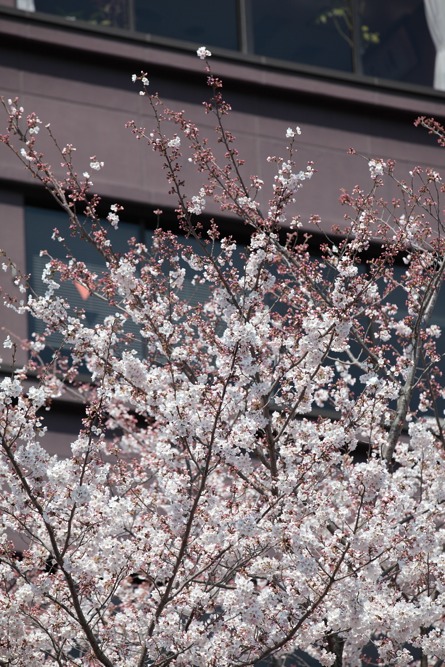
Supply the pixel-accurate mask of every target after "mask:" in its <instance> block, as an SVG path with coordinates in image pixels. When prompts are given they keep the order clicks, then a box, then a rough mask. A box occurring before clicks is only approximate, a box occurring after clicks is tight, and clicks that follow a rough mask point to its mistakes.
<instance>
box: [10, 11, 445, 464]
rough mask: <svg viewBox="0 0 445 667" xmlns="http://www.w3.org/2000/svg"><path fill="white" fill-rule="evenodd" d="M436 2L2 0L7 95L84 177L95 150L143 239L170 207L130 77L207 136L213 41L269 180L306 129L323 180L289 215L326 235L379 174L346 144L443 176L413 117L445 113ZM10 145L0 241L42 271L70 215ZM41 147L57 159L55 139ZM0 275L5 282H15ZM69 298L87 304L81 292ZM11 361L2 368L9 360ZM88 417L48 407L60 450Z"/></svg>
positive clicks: (243, 141)
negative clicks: (146, 81)
mask: <svg viewBox="0 0 445 667" xmlns="http://www.w3.org/2000/svg"><path fill="white" fill-rule="evenodd" d="M441 4H442V3H440V1H439V0H392V1H391V2H390V3H388V2H383V0H330V1H329V0H276V1H275V2H273V3H271V2H270V1H269V0H226V1H225V2H224V3H208V2H204V1H203V0H202V1H201V0H193V1H192V2H189V3H184V2H179V1H178V0H163V2H162V3H154V2H152V3H150V2H146V1H144V0H113V1H107V2H105V0H82V1H76V2H75V1H74V0H63V1H61V0H60V1H59V2H57V3H54V2H51V1H50V0H0V93H1V95H3V96H4V97H5V98H6V99H8V98H15V97H16V96H18V97H20V100H21V104H22V105H23V106H24V107H25V110H26V111H27V112H30V111H35V112H36V113H37V114H38V116H39V117H40V118H41V119H42V122H43V123H44V124H46V123H51V127H52V131H53V134H54V135H55V136H56V137H57V139H58V141H59V142H60V144H62V145H63V144H66V143H72V144H73V145H74V146H76V148H77V153H76V161H77V163H76V164H77V167H78V171H79V172H80V173H81V172H82V171H83V170H85V169H87V167H88V165H89V162H90V157H91V155H93V154H94V155H96V156H97V158H98V159H99V160H101V161H103V162H104V163H105V168H104V169H103V170H101V171H100V172H98V173H97V174H95V175H94V189H95V191H97V192H98V194H100V195H101V196H102V197H103V199H104V201H105V202H108V203H114V202H116V201H118V202H120V203H122V204H123V205H124V207H125V215H124V216H123V217H125V219H126V225H127V226H126V227H125V225H123V226H122V229H123V230H124V231H123V234H124V235H125V234H126V233H127V232H128V234H129V235H137V236H138V237H139V238H144V235H146V234H147V233H149V230H150V229H151V228H152V227H153V226H154V224H155V223H156V216H155V214H154V213H153V211H154V210H155V209H159V208H161V209H163V210H164V211H166V215H167V216H168V215H169V211H172V210H173V208H174V201H173V200H172V198H171V197H170V196H169V195H168V186H167V184H166V181H165V178H164V174H163V172H162V169H161V165H160V162H159V160H158V156H157V155H155V154H154V153H153V152H152V151H151V150H149V149H147V147H146V146H144V145H143V143H142V142H135V140H134V138H133V137H132V136H131V134H130V132H129V130H128V129H126V128H125V124H126V122H127V121H129V120H135V122H136V123H137V124H138V125H142V126H146V127H147V128H149V127H150V123H151V122H152V118H151V117H150V113H149V109H148V105H147V103H146V102H147V100H146V98H144V97H142V96H139V95H138V94H137V90H136V89H135V86H134V84H132V82H131V75H132V74H133V73H134V72H140V71H141V70H143V71H146V72H147V73H148V76H149V78H150V88H151V89H152V90H153V92H154V91H158V92H159V94H160V95H161V97H162V98H163V100H164V101H165V103H166V105H167V106H169V107H172V108H176V109H183V110H184V111H185V114H186V116H188V117H190V118H191V119H193V120H195V121H196V122H198V123H199V125H200V127H201V128H202V131H203V133H207V134H211V133H212V128H213V124H214V123H213V119H212V117H211V116H206V115H205V114H204V112H203V108H202V101H203V100H204V99H205V98H206V96H207V90H206V86H205V81H206V77H205V73H204V67H203V63H202V62H201V61H200V60H199V59H198V58H197V57H196V49H197V48H198V47H200V46H201V45H206V46H207V47H208V48H209V49H211V51H212V52H213V58H212V67H213V70H214V72H215V73H216V74H217V75H218V76H220V77H222V79H223V81H224V93H225V96H226V98H227V100H228V101H229V102H230V104H231V105H232V108H233V112H232V114H231V115H230V117H229V118H228V128H229V129H230V130H231V131H232V132H233V133H234V134H235V135H236V137H237V140H238V148H239V150H240V153H241V157H242V158H243V159H245V160H246V164H247V170H248V174H250V173H256V174H258V175H259V176H260V177H261V178H263V180H264V181H265V182H266V183H271V181H272V178H273V173H274V172H273V168H272V165H270V164H268V162H267V160H266V158H267V156H268V155H277V154H280V152H284V149H285V146H286V139H285V132H286V128H287V127H289V126H290V127H295V126H296V125H299V126H300V127H301V128H302V136H301V137H300V138H299V152H298V156H299V159H300V160H301V164H302V166H303V165H305V164H306V162H307V161H308V160H311V161H313V162H314V163H315V168H316V170H317V174H316V177H315V178H314V179H312V180H311V182H310V183H309V184H308V185H307V186H306V187H305V188H303V190H302V191H301V192H300V193H299V194H298V201H297V202H296V204H295V212H296V213H297V212H298V213H299V214H300V215H301V219H302V220H303V223H305V221H306V220H307V219H308V218H309V216H310V215H311V214H314V213H315V214H317V215H319V216H320V218H321V220H322V224H323V226H324V228H325V229H327V230H328V229H330V228H331V226H332V225H334V224H339V223H341V220H342V210H341V207H340V205H339V203H338V196H339V191H340V188H341V187H345V188H351V187H353V186H354V185H355V184H356V183H366V182H367V179H369V172H368V167H367V164H366V161H364V160H360V159H359V158H352V157H351V156H350V155H348V153H347V151H348V149H349V148H350V147H354V148H355V149H356V151H357V152H358V153H361V154H363V155H365V156H370V157H371V156H372V157H378V158H383V159H385V158H388V157H391V158H393V159H395V160H396V161H397V162H398V165H399V170H400V173H402V174H403V173H406V172H407V171H408V170H409V169H410V168H412V166H413V165H415V164H421V165H428V166H431V167H434V168H436V169H438V170H440V169H441V167H442V164H443V161H444V153H443V152H442V150H441V149H440V148H438V147H437V146H436V145H435V144H434V142H433V141H432V139H431V138H430V137H428V136H427V135H426V134H425V133H424V132H423V131H422V130H419V129H416V128H414V126H413V121H414V119H415V118H416V117H417V116H419V115H427V116H434V117H436V118H437V119H438V120H440V119H441V118H442V116H444V115H445V73H444V71H442V70H445V56H444V55H443V54H444V53H445V51H442V44H441V39H442V34H443V35H444V37H443V39H445V27H444V28H443V30H441V26H445V9H442V7H441ZM444 49H445V44H444ZM3 122H4V123H5V124H6V120H5V119H4V121H3ZM2 148H3V150H1V151H0V247H1V248H2V249H3V250H4V251H5V252H6V253H7V254H8V256H10V257H11V259H12V260H13V261H14V262H15V263H16V264H17V266H19V267H22V268H23V269H24V270H25V271H32V270H33V269H34V272H35V273H37V272H38V269H39V260H38V252H39V250H40V249H41V246H42V245H45V243H46V242H47V240H48V238H49V234H50V230H51V229H52V228H53V227H54V226H56V225H57V224H58V221H59V220H60V216H61V214H60V213H59V212H57V210H55V209H54V208H53V205H52V201H51V198H50V197H49V195H47V194H46V193H45V192H43V191H42V188H41V187H39V186H38V185H37V184H36V183H35V182H33V181H32V179H30V178H29V174H27V173H26V171H25V170H24V168H23V166H22V165H21V164H20V163H19V161H17V160H16V159H14V158H13V156H12V155H11V154H10V153H9V152H8V150H7V149H6V148H5V147H2ZM47 148H48V150H49V154H50V159H51V158H52V159H54V160H55V163H56V164H57V156H55V155H54V153H51V146H50V145H49V143H48V145H47ZM186 175H187V179H188V181H187V183H188V186H187V187H188V190H189V192H190V194H191V195H192V194H195V193H197V192H198V191H199V188H200V187H201V185H202V182H201V180H200V176H199V174H196V173H194V172H193V171H191V170H190V173H188V172H187V173H186ZM265 200H267V190H265ZM209 213H210V214H211V213H217V211H216V209H215V210H211V209H209ZM220 217H221V216H220ZM222 219H223V221H224V224H225V225H226V226H227V228H229V229H230V230H231V231H232V232H233V233H234V234H235V235H237V234H238V235H239V234H241V233H242V232H241V231H240V228H241V226H240V223H237V222H236V221H233V220H230V218H227V219H224V216H222ZM237 225H238V226H237ZM91 261H93V260H91ZM2 280H3V283H4V287H6V289H8V290H10V289H11V288H12V285H11V284H10V282H8V280H9V278H7V277H5V276H3V277H2ZM70 298H72V299H76V298H77V299H80V302H81V301H82V298H83V297H82V294H80V293H79V290H77V291H76V286H73V288H72V294H71V296H70ZM86 307H87V309H88V308H89V309H90V316H91V317H94V316H95V315H97V316H98V317H100V313H95V312H94V311H95V308H96V306H95V305H94V304H86ZM0 326H2V327H3V332H13V333H14V334H15V335H17V336H18V337H22V338H25V337H26V336H27V335H28V334H29V332H30V331H32V330H33V327H35V324H34V323H32V322H29V321H26V320H25V319H24V318H19V317H17V316H16V315H15V314H14V313H13V312H12V311H10V310H5V309H2V311H1V315H0ZM5 335H6V334H5ZM3 352H6V351H3ZM20 354H25V353H24V352H21V353H20ZM3 357H4V359H3V366H2V369H3V372H4V373H7V372H8V369H9V367H10V361H11V360H10V359H8V358H7V354H5V353H3ZM18 361H20V359H19V360H18ZM79 415H80V408H79V407H78V406H77V405H76V403H75V402H73V401H70V400H69V399H67V400H66V401H61V402H60V405H59V406H58V410H56V411H54V412H52V413H51V417H50V418H49V419H50V420H51V421H50V422H48V426H49V428H50V431H51V436H50V437H49V438H48V443H49V445H50V447H51V448H53V450H54V451H58V452H62V453H63V451H64V450H65V448H67V447H68V445H69V442H70V440H71V439H72V434H73V433H75V432H76V430H77V428H78V424H79Z"/></svg>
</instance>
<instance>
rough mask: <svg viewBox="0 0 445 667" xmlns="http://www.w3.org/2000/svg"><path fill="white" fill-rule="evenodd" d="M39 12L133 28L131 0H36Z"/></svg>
mask: <svg viewBox="0 0 445 667" xmlns="http://www.w3.org/2000/svg"><path fill="white" fill-rule="evenodd" d="M35 8H36V11H38V12H46V13H47V14H55V15H56V16H61V17H63V18H66V19H68V20H71V21H77V20H80V21H87V22H88V23H93V24H95V25H98V26H103V27H114V28H127V29H130V28H131V5H130V3H129V0H108V1H105V0H57V2H55V1H54V0H35Z"/></svg>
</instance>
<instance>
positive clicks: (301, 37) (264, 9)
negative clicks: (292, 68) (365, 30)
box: [247, 0, 352, 72]
mask: <svg viewBox="0 0 445 667" xmlns="http://www.w3.org/2000/svg"><path fill="white" fill-rule="evenodd" d="M247 21H248V31H249V38H250V50H251V51H252V52H253V53H257V54H259V55H263V56H269V57H270V58H280V59H281V60H291V61H293V62H298V63H304V64H307V65H315V66H317V67H329V68H332V69H337V70H343V71H346V72H350V71H352V11H351V8H350V5H349V0H345V2H334V1H332V2H329V0H328V1H326V0H274V1H271V0H247Z"/></svg>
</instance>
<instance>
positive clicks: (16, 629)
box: [0, 47, 445, 667]
mask: <svg viewBox="0 0 445 667" xmlns="http://www.w3.org/2000/svg"><path fill="white" fill-rule="evenodd" d="M210 55H211V54H210V52H209V51H208V50H207V49H205V47H202V48H201V49H199V50H198V56H199V57H200V58H201V59H203V60H206V59H208V58H209V57H210ZM206 67H208V64H206ZM133 78H134V81H140V83H141V84H142V87H143V92H145V89H146V87H147V86H148V78H147V76H146V74H145V73H143V72H141V74H140V75H134V77H133ZM208 85H209V86H210V88H211V91H212V92H211V94H212V98H211V102H209V103H208V105H207V106H206V109H205V110H206V111H207V112H208V113H212V114H214V115H215V117H216V121H217V130H216V133H217V141H216V142H214V143H215V145H216V146H217V148H216V149H215V150H213V149H212V148H211V142H210V141H207V140H206V139H205V138H202V137H201V135H200V131H199V128H198V127H197V126H196V125H195V124H194V123H193V122H192V121H191V120H189V119H187V118H186V117H185V114H184V112H175V111H172V110H169V109H166V108H165V107H163V106H162V105H161V104H160V101H159V99H158V98H157V96H155V95H153V96H150V95H148V94H147V96H146V98H144V102H145V101H147V104H148V105H149V108H150V111H151V113H153V114H154V116H155V121H156V122H155V127H154V129H153V130H152V131H149V132H147V131H146V130H145V129H144V128H137V127H136V126H135V124H134V123H130V127H131V129H132V131H133V132H134V134H135V135H136V136H137V137H138V138H139V139H143V140H144V141H145V142H146V143H147V145H148V146H149V148H150V149H151V150H154V151H155V152H156V153H157V154H159V156H160V157H161V160H162V161H161V165H163V168H164V169H165V174H166V179H167V183H168V186H167V187H168V188H169V189H170V192H171V193H172V195H174V197H175V199H174V200H173V201H174V205H175V207H176V211H177V216H178V224H179V227H180V230H181V232H182V237H180V236H177V235H175V234H174V233H172V232H171V231H169V230H168V229H163V228H162V224H159V226H158V228H157V229H156V230H155V231H154V232H153V235H152V237H151V241H150V244H149V245H148V246H144V245H143V244H140V243H138V242H137V241H136V240H135V239H132V240H130V241H129V243H128V248H127V250H126V251H124V252H122V250H121V251H120V252H115V251H114V250H113V244H112V240H113V231H112V229H111V230H110V226H111V227H112V228H113V227H114V228H115V227H117V225H118V224H119V215H120V213H121V211H122V207H121V206H120V205H119V204H112V205H111V207H110V208H109V212H108V214H107V215H106V220H105V221H104V222H103V223H102V222H101V220H100V217H99V213H98V211H100V210H101V209H100V199H99V197H96V196H94V195H91V192H90V187H91V182H90V179H89V176H86V175H84V176H83V177H82V178H79V177H78V176H77V172H76V171H75V169H74V166H73V155H74V147H73V146H70V145H68V146H66V147H65V148H64V149H62V151H61V159H62V160H63V164H64V167H65V169H66V173H67V176H66V178H64V179H62V180H61V179H57V178H56V176H55V175H54V172H53V171H52V169H51V168H50V167H49V165H48V164H47V163H46V162H45V161H44V160H43V156H42V155H41V154H40V153H39V152H38V150H37V145H36V140H37V137H38V136H39V133H38V131H36V128H38V127H39V126H40V121H39V120H38V119H37V117H36V116H33V115H31V116H28V117H27V119H25V118H24V111H23V109H21V107H20V106H19V104H18V102H17V101H14V102H10V103H9V104H8V105H6V107H7V112H8V117H9V125H8V130H7V134H6V135H4V137H3V138H2V141H3V143H5V144H6V146H7V147H9V148H10V149H12V150H13V151H14V153H15V154H16V156H17V158H18V159H20V160H22V162H23V161H24V163H25V164H26V166H27V168H28V170H29V171H30V172H31V173H32V174H33V175H35V176H36V177H37V178H39V179H40V182H41V183H42V184H43V185H44V186H46V187H47V188H48V189H49V191H50V192H51V193H54V194H55V197H56V199H57V201H58V202H59V204H60V205H61V206H62V208H63V209H64V210H65V212H66V213H67V216H68V223H69V227H70V229H71V233H72V234H74V235H77V236H78V237H79V238H82V239H84V240H85V242H87V243H93V244H94V246H95V247H96V248H97V250H98V251H99V253H100V255H101V256H102V258H103V260H104V263H103V269H101V270H99V269H97V268H96V270H95V271H93V270H92V268H91V267H88V266H87V265H86V264H85V263H84V262H83V261H82V260H81V258H76V257H74V256H71V255H69V256H67V257H66V259H63V260H62V259H60V260H58V259H55V258H51V257H48V261H47V263H46V265H45V269H44V272H43V276H42V282H43V285H44V291H43V292H42V293H39V294H34V293H32V291H31V290H29V289H28V288H29V286H28V282H27V277H26V276H23V277H22V276H15V278H14V280H15V281H16V284H17V287H19V290H20V289H21V297H23V298H20V299H19V300H15V299H14V296H13V295H11V297H10V298H7V297H6V298H5V303H6V305H7V306H8V307H9V308H15V309H16V310H17V311H18V312H20V313H22V314H23V315H25V316H29V317H33V318H36V319H38V320H39V322H40V323H41V326H40V327H39V331H40V332H41V333H39V334H38V335H36V336H35V338H34V339H33V340H32V341H28V342H22V343H21V344H22V345H23V346H24V347H25V348H26V351H27V353H28V357H27V361H25V362H21V364H18V362H17V361H16V359H15V356H14V354H15V349H16V343H15V342H13V341H14V340H15V339H14V337H13V335H12V334H9V335H5V336H4V338H3V340H2V346H3V349H4V351H5V354H6V353H7V354H11V359H12V362H11V368H10V372H9V374H7V375H6V374H5V375H4V377H3V378H2V379H1V381H0V435H1V443H2V447H1V455H0V480H1V483H0V504H1V508H2V512H1V514H0V574H1V585H0V619H1V620H2V622H1V623H0V663H2V664H5V665H6V664H10V665H12V664H15V665H18V666H23V667H25V665H26V666H28V665H39V664H45V665H46V664H48V665H65V664H66V665H68V664H71V665H79V666H80V665H95V666H96V665H104V666H105V667H127V666H129V665H135V666H138V667H142V666H144V665H152V666H153V667H164V666H165V665H167V664H170V665H172V666H174V667H185V666H188V667H189V666H190V665H196V667H215V665H218V667H229V666H231V667H232V666H233V665H238V666H239V667H241V666H242V665H245V666H247V665H254V664H255V663H256V662H258V661H266V660H268V659H271V658H276V659H277V660H278V659H283V660H284V659H285V656H286V655H290V654H292V653H293V652H294V651H296V650H300V651H305V652H306V653H309V654H310V655H312V656H313V657H315V658H316V659H318V660H319V662H320V663H321V664H323V665H333V664H336V665H340V664H344V665H345V666H346V665H349V666H351V667H355V666H359V665H361V664H362V660H368V659H369V656H366V655H365V656H363V652H364V651H365V649H366V646H367V645H368V644H369V642H372V643H373V645H374V647H375V648H376V650H377V651H378V659H379V661H380V662H381V663H382V664H388V665H393V666H394V667H402V666H404V665H407V664H410V663H414V661H415V660H417V658H416V655H417V653H416V651H417V652H420V655H421V664H422V666H423V665H425V664H426V661H427V660H429V661H431V663H432V664H441V661H444V660H445V649H444V646H445V642H444V626H443V619H444V615H445V574H444V573H445V567H444V566H445V555H444V549H443V545H444V543H445V512H444V500H445V493H444V488H445V487H444V482H445V454H444V452H445V447H444V445H445V439H444V432H443V399H444V397H445V390H444V387H443V380H442V377H441V369H440V362H441V354H440V350H439V347H438V345H439V343H440V333H441V331H440V327H439V324H438V323H437V322H436V321H434V306H435V304H436V302H437V298H438V294H439V291H440V288H441V284H442V280H443V275H444V272H445V262H444V260H443V259H442V258H443V257H444V256H445V242H444V240H443V239H444V234H443V232H444V227H443V221H442V217H441V216H442V212H441V211H442V209H443V207H442V208H441V207H440V206H437V207H435V208H434V207H432V206H430V205H429V203H428V202H429V201H430V198H431V196H432V193H434V195H435V196H436V195H437V184H438V183H440V181H439V180H438V178H437V177H436V176H434V174H431V172H422V171H421V170H420V169H419V168H417V169H416V171H415V172H413V175H412V176H411V180H410V182H409V185H407V184H406V183H404V182H403V181H397V180H396V179H395V178H394V179H392V167H391V169H390V168H389V167H390V166H391V165H389V162H388V161H387V162H386V163H383V162H382V161H381V160H374V159H371V160H368V161H367V163H368V166H369V169H370V173H371V178H372V181H373V183H372V188H371V191H369V188H368V187H367V188H366V189H365V190H362V189H360V188H359V187H356V188H355V189H354V191H353V192H352V193H346V192H344V193H343V194H342V197H341V203H342V204H343V206H344V207H345V210H346V216H345V217H346V219H347V221H348V222H347V224H348V229H347V230H346V232H344V234H343V237H342V238H340V239H339V238H337V239H336V241H335V243H334V242H333V241H332V240H330V239H329V238H326V241H325V243H324V244H322V246H321V247H320V248H319V254H318V256H317V257H313V256H312V255H311V254H310V251H309V242H310V239H309V237H308V235H307V234H306V235H303V234H299V233H297V231H296V230H298V225H297V224H295V225H294V230H293V232H292V233H290V234H288V235H287V236H286V235H285V234H283V227H282V226H283V225H286V224H287V223H288V222H289V221H296V220H297V211H296V206H297V204H298V200H297V199H296V196H295V195H296V193H297V191H298V190H299V189H300V188H301V187H302V186H303V185H304V186H305V187H306V186H309V187H312V186H313V180H315V179H313V176H314V173H315V170H314V167H313V165H312V164H308V165H306V166H302V167H301V168H300V167H299V166H298V164H297V163H296V162H295V156H294V155H293V150H294V149H293V141H292V140H293V139H294V138H295V136H296V135H299V134H300V131H299V128H296V129H292V128H289V129H288V130H287V132H286V138H287V139H291V141H289V142H288V143H289V148H288V149H287V150H288V152H287V154H286V155H285V157H271V158H270V160H269V162H270V163H272V164H273V165H274V168H275V167H276V172H275V173H276V175H275V178H274V180H273V182H272V183H271V186H270V200H269V202H268V205H266V207H264V206H263V204H264V202H263V201H262V200H261V196H262V192H263V188H264V190H266V189H267V186H265V185H264V183H263V180H262V179H261V178H260V177H259V176H256V175H250V176H249V177H247V178H245V177H244V174H245V171H244V169H243V168H244V163H243V160H242V158H241V157H240V155H239V153H238V149H237V148H236V146H235V138H234V137H233V135H232V134H231V133H230V131H229V130H226V129H225V122H226V118H225V117H226V116H227V115H228V114H229V112H230V107H229V105H228V104H227V103H226V102H225V101H224V99H223V98H222V95H221V87H222V84H221V82H220V81H219V80H218V79H215V78H213V77H209V80H208ZM223 119H224V123H223ZM227 122H229V121H228V120H227ZM23 123H25V126H26V127H27V128H28V130H29V131H28V130H26V131H23V130H22V129H21V127H22V124H23ZM172 127H173V128H174V131H172ZM434 127H435V128H436V126H434ZM436 129H437V128H436ZM31 130H33V132H31ZM50 136H51V135H50ZM23 140H24V141H25V145H24V146H21V145H20V142H23ZM15 142H19V147H18V148H17V147H16V146H15ZM28 142H30V143H28ZM21 148H23V150H24V151H25V155H23V154H22V153H21ZM219 148H222V151H221V153H222V154H221V155H220V154H218V153H217V151H218V149H219ZM183 155H188V156H189V158H190V161H188V160H187V161H184V163H183V162H182V161H181V158H182V156H183ZM183 165H185V166H183ZM102 166H103V165H102V163H101V162H100V161H99V160H98V159H97V158H96V156H92V157H91V164H90V168H91V169H93V170H96V171H97V170H99V169H101V168H102ZM189 169H196V171H197V173H198V174H199V175H200V176H201V177H202V187H201V188H200V189H199V191H198V194H193V192H196V190H194V191H193V190H191V189H190V190H189V189H188V187H187V175H188V173H189V172H188V170H189ZM428 174H429V176H428ZM312 179H313V180H312ZM384 179H388V186H391V184H392V187H394V188H396V189H397V194H398V197H394V200H393V201H392V203H388V202H386V201H384V200H383V199H382V198H381V197H380V195H379V188H380V187H381V185H382V183H383V182H384ZM309 181H311V182H309ZM429 187H431V190H428V188H429ZM439 194H440V193H439ZM73 202H75V203H76V206H73ZM206 207H208V209H209V210H210V207H212V212H213V211H215V210H216V211H217V210H218V208H219V210H220V211H221V212H222V213H224V214H227V213H229V214H231V215H233V216H237V217H239V218H240V219H241V220H242V223H243V224H244V227H243V229H244V230H246V231H248V235H249V238H248V241H247V242H246V243H245V244H244V245H241V244H240V243H237V241H236V239H234V238H231V237H227V236H225V235H224V234H223V226H221V228H220V227H219V226H218V225H217V223H216V222H215V221H211V222H210V223H208V225H204V222H203V220H201V219H200V216H201V215H202V213H203V212H204V211H205V210H206ZM433 208H434V211H433ZM80 210H81V211H82V216H80V217H78V213H77V212H78V211H80ZM381 210H384V211H385V216H384V219H383V218H382V216H380V215H379V214H378V213H377V211H381ZM263 211H264V212H263ZM431 211H433V213H434V212H435V213H434V214H435V215H436V217H433V213H431ZM426 212H427V213H428V215H427V214H426ZM156 215H157V216H158V218H159V219H160V220H161V222H162V215H161V212H160V211H156ZM310 224H312V225H313V228H314V231H315V232H316V231H318V226H317V225H318V219H317V218H315V217H314V218H313V219H312V220H311V222H310ZM376 237H377V238H379V239H380V240H381V244H382V251H381V253H380V254H377V253H368V252H367V251H368V250H369V248H370V244H371V242H372V241H373V239H375V238H376ZM69 238H70V237H69V234H64V233H63V232H59V231H58V230H55V231H54V239H56V240H59V242H60V243H61V244H62V248H63V249H65V248H66V246H67V244H68V243H69ZM190 239H191V241H190ZM62 256H63V257H65V256H66V252H64V253H62ZM401 257H402V258H403V259H404V260H405V263H404V262H403V261H400V258H401ZM4 269H5V271H6V272H8V271H12V265H11V263H8V261H6V260H5V262H4ZM64 282H69V283H70V284H72V282H75V283H76V284H77V285H80V286H81V287H82V288H83V289H85V290H87V291H88V293H89V294H94V295H95V296H96V298H100V299H102V300H104V301H106V302H107V303H108V304H109V305H110V309H111V313H112V314H110V315H109V316H107V317H106V318H105V319H104V321H102V322H100V323H91V322H89V321H88V319H87V317H86V316H85V313H83V312H82V311H80V310H78V309H76V308H74V307H73V305H72V304H70V303H68V301H67V299H64V298H63V297H62V296H60V292H61V290H60V286H61V285H62V284H63V283H64ZM401 295H402V296H401ZM128 331H131V332H132V333H128ZM134 332H135V333H134ZM55 334H57V336H59V339H60V340H62V343H61V344H60V345H59V346H58V348H57V349H54V345H52V343H51V341H52V340H54V338H53V337H54V335H55ZM21 358H22V357H21ZM48 359H49V361H48ZM68 398H71V399H73V400H75V401H76V403H77V405H79V406H82V415H81V417H80V423H79V430H78V433H76V434H75V435H74V436H73V437H72V440H71V442H70V451H69V452H68V453H66V455H64V456H62V455H61V454H60V453H59V454H58V455H55V454H53V453H51V451H50V450H49V448H48V447H47V437H48V436H47V431H46V423H45V415H46V414H47V411H50V410H52V409H55V408H56V407H57V401H60V399H68ZM17 537H19V538H20V540H21V542H20V543H21V544H22V545H24V546H23V547H22V548H21V553H20V554H18V543H17Z"/></svg>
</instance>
